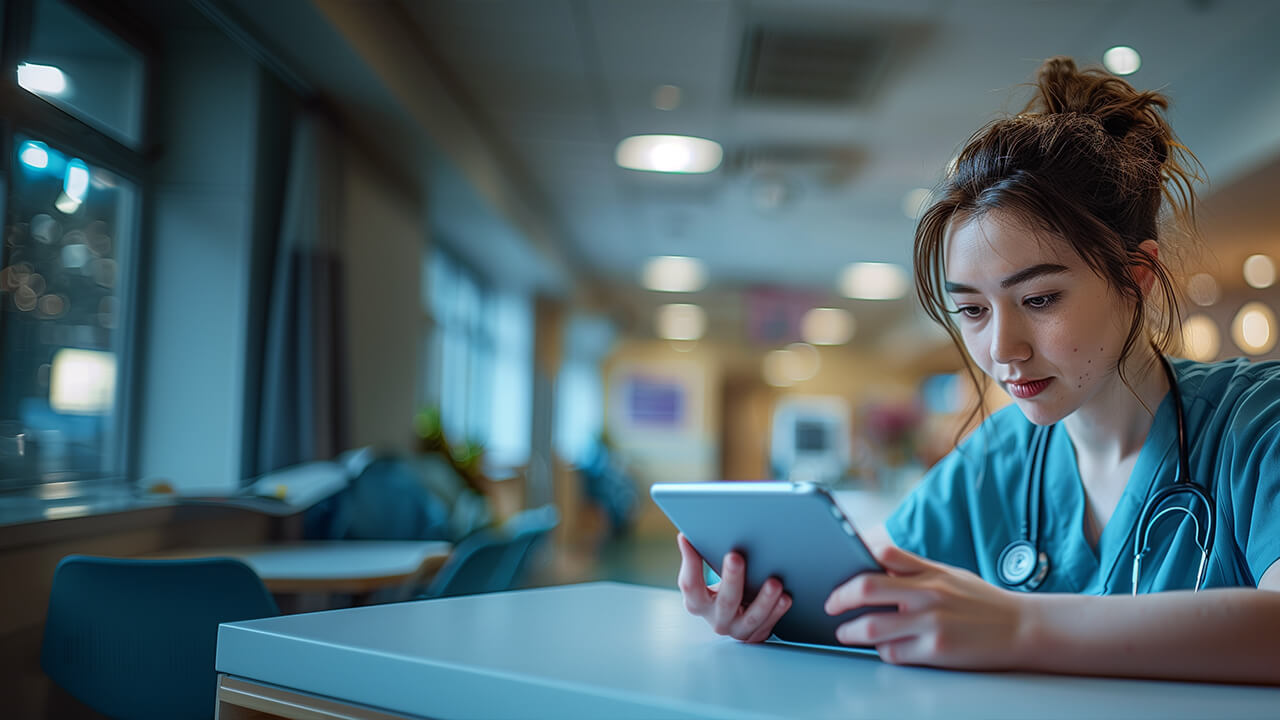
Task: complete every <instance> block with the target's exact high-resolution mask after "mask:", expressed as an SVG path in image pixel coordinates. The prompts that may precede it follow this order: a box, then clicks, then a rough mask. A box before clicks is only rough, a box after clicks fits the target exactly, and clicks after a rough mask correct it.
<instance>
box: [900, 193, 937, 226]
mask: <svg viewBox="0 0 1280 720" xmlns="http://www.w3.org/2000/svg"><path fill="white" fill-rule="evenodd" d="M932 198H933V191H932V190H930V189H929V188H915V189H914V190H908V191H907V194H906V195H903V196H902V213H903V214H904V215H906V216H907V217H909V218H911V219H912V220H919V219H920V216H921V215H923V214H924V211H925V208H927V207H928V206H929V200H931V199H932Z"/></svg>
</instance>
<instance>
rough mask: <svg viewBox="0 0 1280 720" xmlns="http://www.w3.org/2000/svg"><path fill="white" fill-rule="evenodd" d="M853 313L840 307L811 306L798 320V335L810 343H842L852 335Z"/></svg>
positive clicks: (853, 325) (853, 327) (847, 340)
mask: <svg viewBox="0 0 1280 720" xmlns="http://www.w3.org/2000/svg"><path fill="white" fill-rule="evenodd" d="M855 328H856V324H855V323H854V320H853V314H852V313H850V312H849V311H848V310H844V309H842V308H829V307H820V308H813V309H812V310H810V311H809V312H807V313H805V314H804V317H803V318H801V320H800V337H802V338H804V341H805V342H807V343H809V344H810V345H843V344H845V343H847V342H849V338H851V337H853V331H854V329H855Z"/></svg>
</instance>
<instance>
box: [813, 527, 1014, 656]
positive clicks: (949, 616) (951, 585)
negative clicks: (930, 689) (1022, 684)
mask: <svg viewBox="0 0 1280 720" xmlns="http://www.w3.org/2000/svg"><path fill="white" fill-rule="evenodd" d="M875 556H876V559H877V560H879V561H880V565H881V566H882V567H884V569H885V571H886V573H887V574H886V573H863V574H861V575H859V576H857V577H855V578H853V579H852V580H850V581H848V582H846V583H845V584H843V585H841V586H840V587H838V588H836V589H835V590H834V591H833V592H832V593H831V596H830V597H829V598H827V603H826V606H825V609H826V611H827V613H828V614H831V615H838V614H840V613H842V612H845V611H847V610H853V609H855V608H859V607H864V606H868V605H897V606H898V612H896V613H892V612H872V613H866V614H864V615H861V616H859V617H858V618H856V619H854V620H851V621H849V622H847V623H845V624H843V625H841V626H840V627H839V628H838V629H837V630H836V639H837V640H839V641H840V642H841V643H844V644H846V645H874V646H875V648H876V650H877V651H878V652H879V653H880V657H881V658H882V659H884V661H885V662H890V663H895V664H905V665H934V666H938V667H952V668H968V669H984V670H997V669H1005V668H1011V667H1018V666H1020V665H1021V664H1022V662H1021V658H1020V656H1019V654H1020V653H1021V652H1022V649H1023V645H1024V644H1025V638H1026V636H1027V632H1028V630H1027V627H1026V625H1027V619H1026V615H1027V613H1025V612H1024V606H1025V598H1023V597H1022V596H1021V595H1019V594H1017V593H1014V592H1012V591H1009V590H1004V589H1001V588H998V587H995V586H994V585H991V584H990V583H988V582H987V581H985V580H983V579H982V578H980V577H978V576H977V575H974V574H973V573H971V572H968V571H966V570H961V569H958V568H954V567H950V566H948V565H942V564H940V563H935V562H932V561H929V560H926V559H924V558H922V557H919V556H918V555H913V554H911V553H909V552H907V551H906V550H903V549H901V548H897V547H893V546H887V547H883V548H878V549H876V551H875Z"/></svg>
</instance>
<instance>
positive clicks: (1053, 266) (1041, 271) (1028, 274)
mask: <svg viewBox="0 0 1280 720" xmlns="http://www.w3.org/2000/svg"><path fill="white" fill-rule="evenodd" d="M1064 272H1068V268H1067V266H1066V265H1059V264H1057V263H1040V264H1039V265H1032V266H1031V267H1029V268H1025V269H1023V270H1019V271H1018V272H1016V273H1014V274H1012V275H1010V276H1009V277H1007V278H1005V279H1003V280H1001V281H1000V287H1001V288H1002V289H1006V290H1007V289H1008V288H1011V287H1013V286H1014V285H1017V284H1019V283H1024V282H1026V281H1028V280H1034V279H1036V278H1038V277H1042V276H1044V275H1056V274H1058V273H1064ZM943 285H944V286H945V287H946V289H947V292H949V293H960V294H963V293H971V294H975V295H976V294H977V293H978V291H977V290H976V289H974V288H972V287H970V286H968V285H961V284H960V283H953V282H951V281H947V282H946V283H944V284H943Z"/></svg>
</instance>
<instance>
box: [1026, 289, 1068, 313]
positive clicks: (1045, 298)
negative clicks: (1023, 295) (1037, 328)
mask: <svg viewBox="0 0 1280 720" xmlns="http://www.w3.org/2000/svg"><path fill="white" fill-rule="evenodd" d="M1060 295H1061V293H1050V294H1049V295H1036V296H1035V297H1029V298H1027V299H1026V303H1027V307H1029V308H1034V309H1036V310H1043V309H1044V308H1047V307H1049V306H1050V305H1052V304H1054V303H1055V302H1057V301H1058V297H1059V296H1060Z"/></svg>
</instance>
